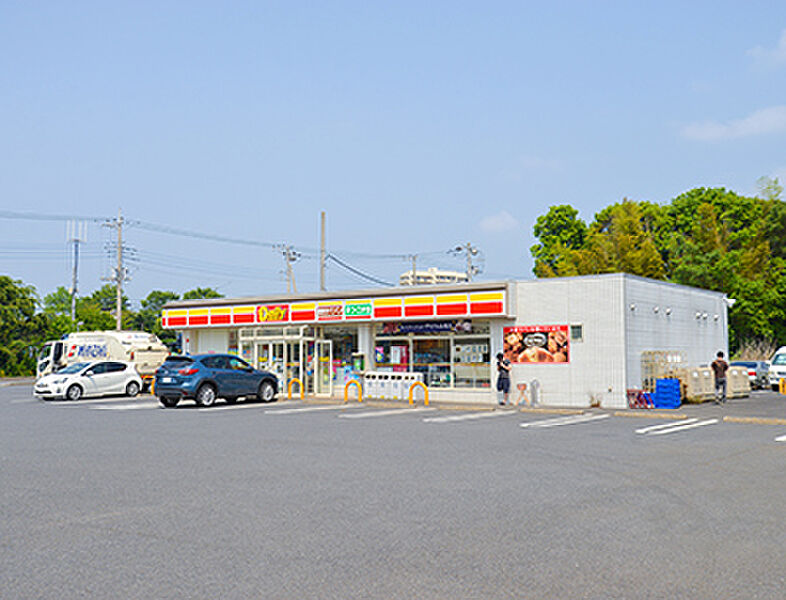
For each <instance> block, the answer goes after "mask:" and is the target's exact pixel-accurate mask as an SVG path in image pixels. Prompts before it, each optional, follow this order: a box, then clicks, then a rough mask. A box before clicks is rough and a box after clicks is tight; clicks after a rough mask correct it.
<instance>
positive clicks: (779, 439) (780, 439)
mask: <svg viewBox="0 0 786 600" xmlns="http://www.w3.org/2000/svg"><path fill="white" fill-rule="evenodd" d="M775 441H776V442H786V435H781V436H778V437H776V438H775Z"/></svg>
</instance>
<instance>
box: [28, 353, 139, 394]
mask: <svg viewBox="0 0 786 600" xmlns="http://www.w3.org/2000/svg"><path fill="white" fill-rule="evenodd" d="M141 389H142V379H141V378H140V377H139V373H137V372H136V368H135V367H134V365H133V363H127V362H119V361H108V360H105V361H99V362H89V363H88V362H83V363H74V364H71V365H68V366H67V367H65V368H64V369H60V370H59V371H58V372H57V373H51V374H50V375H45V376H44V377H41V378H40V379H39V380H38V381H36V382H35V387H34V388H33V395H35V396H36V397H37V398H43V399H44V400H56V399H60V398H67V399H68V400H79V399H80V398H87V397H92V396H109V395H113V394H116V395H126V396H132V397H133V396H136V395H137V394H138V393H139V391H140V390H141Z"/></svg>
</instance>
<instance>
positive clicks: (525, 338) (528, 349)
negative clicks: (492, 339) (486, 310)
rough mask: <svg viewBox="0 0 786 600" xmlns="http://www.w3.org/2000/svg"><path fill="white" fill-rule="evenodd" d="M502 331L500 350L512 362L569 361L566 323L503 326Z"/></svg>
mask: <svg viewBox="0 0 786 600" xmlns="http://www.w3.org/2000/svg"><path fill="white" fill-rule="evenodd" d="M502 333H503V344H502V352H503V354H504V355H505V358H507V359H508V360H509V361H510V362H512V363H567V362H570V343H569V340H568V326H567V325H525V326H521V327H505V328H503V330H502Z"/></svg>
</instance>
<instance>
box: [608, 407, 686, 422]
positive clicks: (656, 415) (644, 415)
mask: <svg viewBox="0 0 786 600" xmlns="http://www.w3.org/2000/svg"><path fill="white" fill-rule="evenodd" d="M612 414H613V415H614V416H615V417H633V418H634V419H671V420H673V421H681V420H682V419H687V418H688V415H683V414H682V413H663V412H652V411H641V412H628V411H622V410H618V411H616V412H614V413H612Z"/></svg>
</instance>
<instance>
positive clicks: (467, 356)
mask: <svg viewBox="0 0 786 600" xmlns="http://www.w3.org/2000/svg"><path fill="white" fill-rule="evenodd" d="M490 360H491V353H490V349H489V338H487V337H478V338H465V337H460V338H455V339H454V340H453V374H454V378H455V380H454V381H455V384H454V385H455V387H462V388H487V387H490V385H491V379H490V372H489V361H490Z"/></svg>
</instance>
